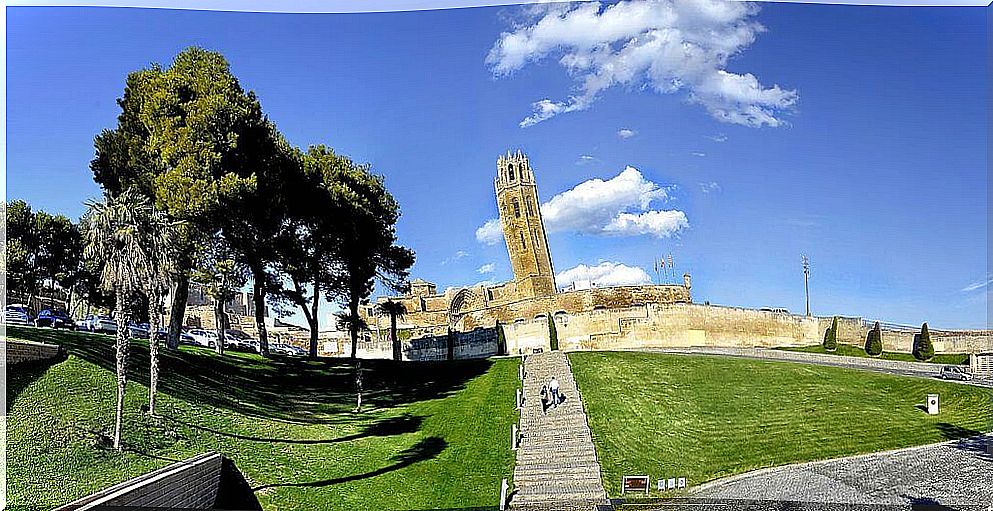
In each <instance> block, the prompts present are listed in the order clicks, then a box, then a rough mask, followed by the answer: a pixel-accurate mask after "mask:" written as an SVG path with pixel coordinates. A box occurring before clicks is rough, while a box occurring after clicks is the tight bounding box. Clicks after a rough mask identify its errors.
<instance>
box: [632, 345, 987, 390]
mask: <svg viewBox="0 0 993 511" xmlns="http://www.w3.org/2000/svg"><path fill="white" fill-rule="evenodd" d="M644 351H652V352H658V353H668V354H676V355H712V356H713V355H716V356H727V357H739V358H750V359H756V360H775V361H782V362H797V363H802V364H816V365H825V366H833V367H844V368H848V369H859V370H862V371H874V372H878V373H885V374H895V375H902V376H914V377H918V378H931V379H938V377H937V373H936V371H937V369H938V368H939V367H940V364H925V363H923V362H906V363H902V364H895V365H900V366H901V367H883V366H873V365H866V364H868V363H871V362H872V361H875V360H876V359H862V358H856V357H845V356H840V355H821V354H815V353H798V352H793V351H785V350H774V349H764V348H706V347H700V348H658V349H649V350H644ZM799 357H802V358H799ZM918 364H920V365H921V367H920V368H919V369H918V368H915V367H914V366H917V365H918ZM942 381H950V382H952V383H960V384H963V385H973V386H976V387H987V388H993V380H990V379H979V380H973V381H968V382H961V381H955V380H942Z"/></svg>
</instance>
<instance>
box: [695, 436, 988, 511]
mask: <svg viewBox="0 0 993 511" xmlns="http://www.w3.org/2000/svg"><path fill="white" fill-rule="evenodd" d="M988 445H993V434H987V435H981V436H977V437H972V438H968V439H962V440H956V441H951V442H944V443H940V444H932V445H925V446H920V447H912V448H908V449H901V450H897V451H888V452H882V453H873V454H867V455H861V456H853V457H849V458H839V459H835V460H827V461H818V462H813V463H803V464H798V465H786V466H781V467H774V468H769V469H762V470H757V471H754V472H749V473H746V474H742V475H739V476H734V477H729V478H726V479H720V480H717V481H714V482H711V483H707V484H704V485H701V486H698V487H696V488H694V489H693V490H691V496H692V497H698V498H714V499H748V500H787V501H794V502H824V503H828V502H847V503H852V504H890V505H903V506H906V508H907V509H909V508H910V507H911V506H914V505H917V506H920V505H939V506H949V507H952V506H956V507H952V508H953V509H962V507H958V506H964V507H965V508H968V509H984V510H993V452H989V451H987V446H988ZM991 449H993V448H991ZM934 509H947V507H946V508H934Z"/></svg>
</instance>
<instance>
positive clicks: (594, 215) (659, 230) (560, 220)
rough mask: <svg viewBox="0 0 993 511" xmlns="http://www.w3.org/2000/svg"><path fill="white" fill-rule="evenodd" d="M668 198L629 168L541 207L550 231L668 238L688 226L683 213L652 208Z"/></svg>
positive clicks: (561, 195)
mask: <svg viewBox="0 0 993 511" xmlns="http://www.w3.org/2000/svg"><path fill="white" fill-rule="evenodd" d="M666 199H668V194H667V193H666V190H665V188H662V187H661V186H659V185H658V184H656V183H653V182H651V181H649V180H647V179H645V177H644V176H643V175H642V174H641V172H639V171H638V169H636V168H634V167H627V168H625V169H624V170H623V171H621V173H620V174H618V175H616V176H614V177H613V178H611V179H608V180H606V181H604V180H602V179H590V180H589V181H584V182H582V183H580V184H578V185H576V186H575V187H574V188H572V189H571V190H566V191H564V192H562V193H560V194H558V195H556V196H554V197H552V198H551V200H549V201H548V202H546V203H545V204H542V206H541V214H542V217H543V219H544V221H545V229H547V230H548V231H549V232H556V231H576V232H583V233H589V234H606V235H638V234H652V235H655V236H658V237H667V236H671V235H672V234H675V233H676V232H679V231H680V230H682V229H684V228H686V227H687V226H688V225H689V223H688V222H687V220H686V215H685V214H683V212H681V211H655V210H651V209H650V208H651V205H652V203H653V202H656V201H664V200H666Z"/></svg>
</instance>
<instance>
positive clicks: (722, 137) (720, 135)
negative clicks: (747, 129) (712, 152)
mask: <svg viewBox="0 0 993 511" xmlns="http://www.w3.org/2000/svg"><path fill="white" fill-rule="evenodd" d="M707 138H709V139H710V140H713V141H714V142H717V143H721V142H727V140H728V136H727V135H725V134H723V133H718V134H716V135H711V136H709V137H707Z"/></svg>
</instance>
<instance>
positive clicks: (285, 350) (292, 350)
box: [269, 343, 307, 357]
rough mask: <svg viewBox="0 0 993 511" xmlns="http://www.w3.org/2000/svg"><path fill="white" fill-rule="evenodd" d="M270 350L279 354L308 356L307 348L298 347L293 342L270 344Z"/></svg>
mask: <svg viewBox="0 0 993 511" xmlns="http://www.w3.org/2000/svg"><path fill="white" fill-rule="evenodd" d="M269 352H270V353H275V354H277V355H287V356H291V357H306V356H307V350H305V349H303V348H298V347H296V346H293V345H292V344H280V343H277V344H270V345H269Z"/></svg>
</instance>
